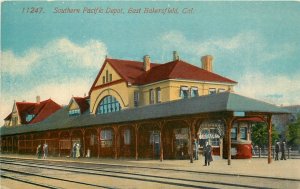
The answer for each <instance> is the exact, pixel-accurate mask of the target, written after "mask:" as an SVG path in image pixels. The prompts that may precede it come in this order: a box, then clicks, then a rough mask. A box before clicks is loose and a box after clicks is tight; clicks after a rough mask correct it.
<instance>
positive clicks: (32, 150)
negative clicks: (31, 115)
mask: <svg viewBox="0 0 300 189" xmlns="http://www.w3.org/2000/svg"><path fill="white" fill-rule="evenodd" d="M30 138H31V150H30V151H31V152H34V149H33V135H32V134H31V135H30Z"/></svg>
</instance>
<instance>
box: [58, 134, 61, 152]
mask: <svg viewBox="0 0 300 189" xmlns="http://www.w3.org/2000/svg"><path fill="white" fill-rule="evenodd" d="M60 134H61V132H58V157H60Z"/></svg>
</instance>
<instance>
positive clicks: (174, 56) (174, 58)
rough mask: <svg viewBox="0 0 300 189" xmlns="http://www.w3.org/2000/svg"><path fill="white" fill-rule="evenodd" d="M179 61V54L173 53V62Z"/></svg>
mask: <svg viewBox="0 0 300 189" xmlns="http://www.w3.org/2000/svg"><path fill="white" fill-rule="evenodd" d="M175 60H179V54H178V52H177V51H173V61H175Z"/></svg>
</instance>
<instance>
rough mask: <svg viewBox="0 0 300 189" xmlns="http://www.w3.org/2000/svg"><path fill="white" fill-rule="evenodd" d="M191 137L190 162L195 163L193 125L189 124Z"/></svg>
mask: <svg viewBox="0 0 300 189" xmlns="http://www.w3.org/2000/svg"><path fill="white" fill-rule="evenodd" d="M189 138H190V140H189V141H190V142H189V143H190V146H189V149H190V163H193V137H192V125H190V126H189Z"/></svg>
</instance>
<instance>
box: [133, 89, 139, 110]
mask: <svg viewBox="0 0 300 189" xmlns="http://www.w3.org/2000/svg"><path fill="white" fill-rule="evenodd" d="M133 98H134V99H133V101H134V107H138V106H139V101H140V94H139V92H138V91H134V94H133Z"/></svg>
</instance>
